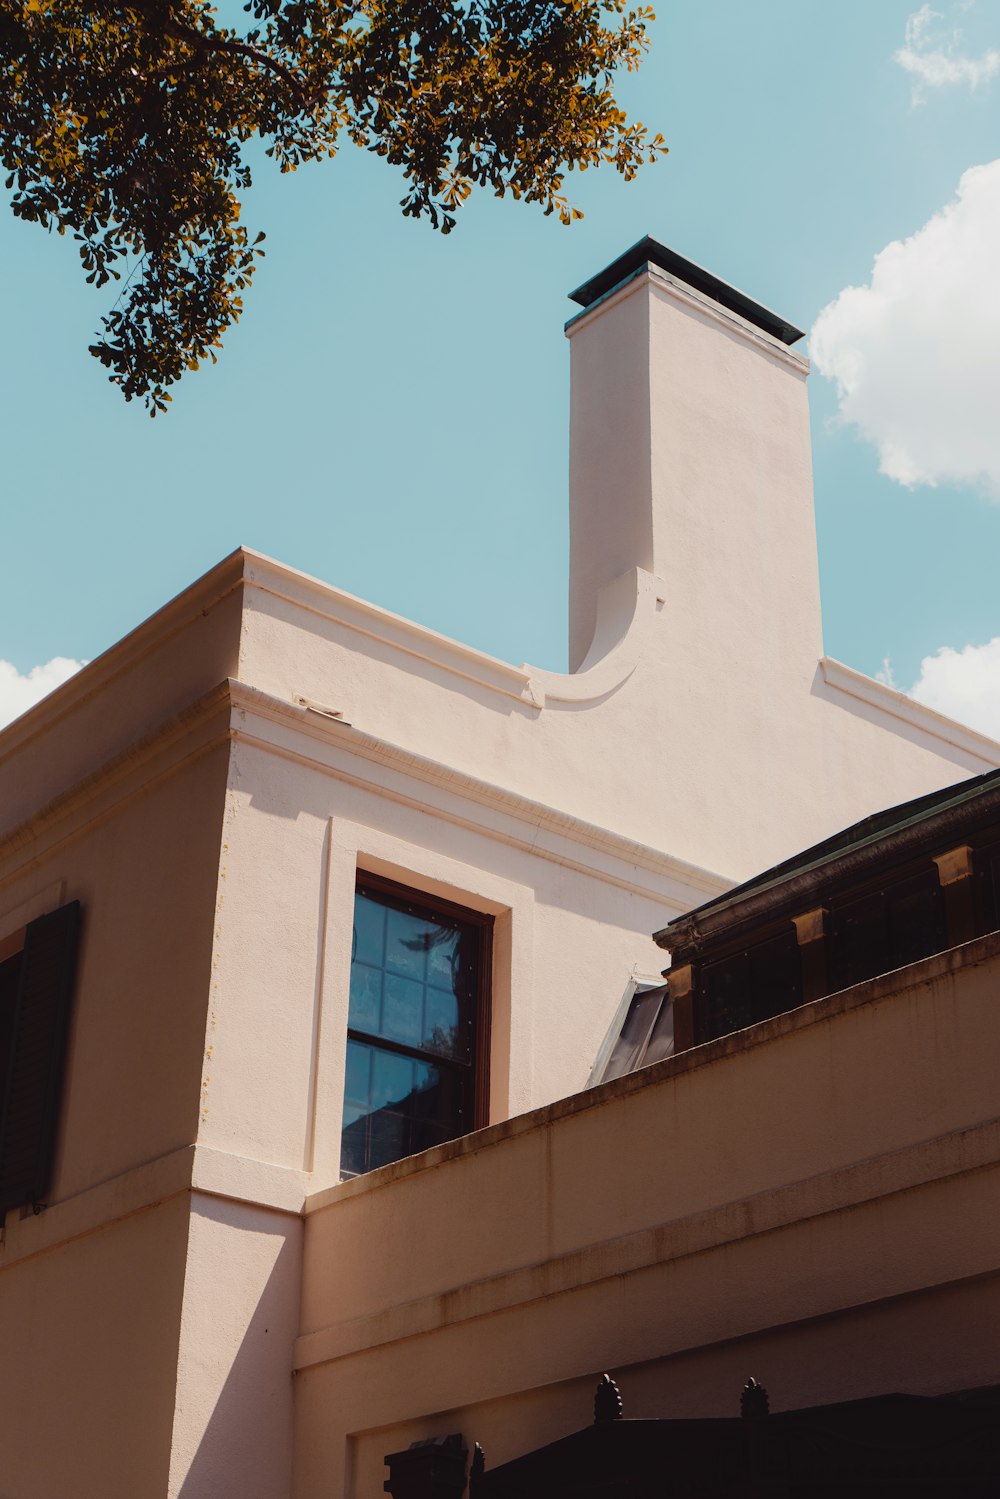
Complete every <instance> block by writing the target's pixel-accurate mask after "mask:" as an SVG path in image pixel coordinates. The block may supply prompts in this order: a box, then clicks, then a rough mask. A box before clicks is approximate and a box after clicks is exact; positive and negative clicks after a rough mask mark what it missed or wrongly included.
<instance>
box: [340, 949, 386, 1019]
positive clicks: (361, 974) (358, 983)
mask: <svg viewBox="0 0 1000 1499" xmlns="http://www.w3.org/2000/svg"><path fill="white" fill-rule="evenodd" d="M381 994H382V971H381V969H379V968H369V967H368V964H367V963H352V964H351V1003H350V1009H349V1011H348V1021H347V1023H348V1025H351V1026H353V1027H354V1029H355V1030H357V1031H370V1032H371V1033H372V1034H373V1035H377V1034H378V1032H379V1031H380V1030H381V1029H382V1014H381Z"/></svg>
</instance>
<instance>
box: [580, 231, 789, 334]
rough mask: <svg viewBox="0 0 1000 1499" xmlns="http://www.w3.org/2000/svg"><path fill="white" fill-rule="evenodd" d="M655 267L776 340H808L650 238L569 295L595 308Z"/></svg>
mask: <svg viewBox="0 0 1000 1499" xmlns="http://www.w3.org/2000/svg"><path fill="white" fill-rule="evenodd" d="M649 265H655V266H657V267H658V268H659V269H660V270H661V271H666V272H667V274H668V275H669V276H673V277H674V278H675V279H676V280H678V281H682V282H683V283H684V285H685V286H690V287H693V288H694V290H695V291H699V292H701V293H702V294H703V295H704V296H706V297H710V298H711V300H712V301H713V302H718V304H719V306H720V307H725V308H727V309H728V310H729V311H730V312H735V313H737V314H738V315H739V316H740V317H741V318H744V319H745V320H746V322H748V323H753V325H754V327H756V328H761V329H763V331H764V332H765V333H769V334H770V335H771V337H772V338H777V339H778V340H779V341H780V342H781V343H783V344H794V343H797V342H798V340H799V339H800V338H802V337H804V334H803V332H802V329H801V328H796V327H795V326H794V324H792V323H789V322H787V321H786V319H785V318H783V317H779V316H778V314H777V313H776V312H771V311H770V310H769V309H768V308H767V307H764V306H762V305H761V303H760V302H755V301H754V300H753V298H752V297H748V296H747V295H746V293H745V292H742V291H739V290H738V288H737V287H735V286H730V285H729V283H728V282H727V281H723V280H722V279H721V278H720V277H719V276H716V275H714V274H713V273H712V272H711V271H706V270H705V268H704V266H700V265H696V264H695V262H694V261H693V260H686V259H685V257H684V256H683V255H678V253H677V251H676V250H671V249H670V248H669V247H668V246H667V245H661V244H660V241H659V240H657V239H653V238H651V236H650V235H648V234H647V235H646V236H645V237H644V238H643V239H640V240H638V241H637V242H636V243H635V244H634V245H633V246H632V247H631V249H628V250H626V251H625V252H624V254H622V255H619V256H618V258H617V260H613V261H612V262H611V264H610V265H608V266H605V268H604V270H603V271H598V273H597V275H596V276H591V278H590V280H589V281H585V282H584V283H583V285H582V286H578V287H577V288H576V290H575V291H571V292H570V294H569V297H570V301H571V302H578V303H579V305H580V306H581V307H593V306H594V305H595V303H597V302H599V301H600V300H601V298H602V297H605V296H607V295H608V293H609V292H611V291H614V290H615V289H616V288H617V287H618V286H620V285H621V284H622V283H623V282H624V281H628V280H631V278H632V277H633V276H635V275H638V273H639V272H640V271H642V270H643V269H644V268H645V267H646V266H649Z"/></svg>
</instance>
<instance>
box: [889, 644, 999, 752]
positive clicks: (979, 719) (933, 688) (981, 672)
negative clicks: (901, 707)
mask: <svg viewBox="0 0 1000 1499" xmlns="http://www.w3.org/2000/svg"><path fill="white" fill-rule="evenodd" d="M910 696H911V697H915V698H916V700H917V702H918V703H923V704H924V705H925V706H926V707H928V708H935V709H937V711H938V713H946V714H947V715H948V717H949V718H957V719H958V721H959V722H960V723H965V724H968V725H969V726H970V728H973V729H978V730H979V732H980V733H981V734H989V735H990V736H991V737H992V738H993V739H1000V635H997V636H994V638H993V639H992V640H988V641H987V642H986V644H985V645H967V646H965V647H964V649H962V650H960V651H956V650H952V648H951V646H949V645H943V646H942V647H941V649H940V650H939V651H935V653H934V654H933V656H925V657H924V659H923V660H922V661H921V663H920V675H919V677H918V678H917V680H916V681H915V682H914V684H913V686H912V687H911V688H910Z"/></svg>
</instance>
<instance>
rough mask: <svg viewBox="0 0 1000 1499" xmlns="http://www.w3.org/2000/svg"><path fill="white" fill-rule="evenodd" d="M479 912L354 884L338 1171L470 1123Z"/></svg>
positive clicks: (381, 1161) (371, 1164) (374, 1162)
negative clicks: (466, 916)
mask: <svg viewBox="0 0 1000 1499" xmlns="http://www.w3.org/2000/svg"><path fill="white" fill-rule="evenodd" d="M488 925H489V923H488V918H480V919H478V920H471V921H468V922H466V921H462V920H461V919H459V918H458V917H457V916H455V915H453V914H451V911H450V910H448V911H443V910H436V909H434V908H433V907H430V906H428V907H426V908H425V907H423V906H422V905H418V904H417V903H415V902H411V901H410V900H409V899H407V898H406V895H405V892H400V894H398V895H397V894H395V893H394V892H387V891H383V890H382V889H380V888H377V887H376V888H373V887H369V886H367V885H361V884H359V887H358V890H357V893H356V896H355V910H354V941H353V950H352V961H351V982H350V1008H349V1015H348V1045H347V1067H346V1074H345V1086H344V1120H343V1142H342V1154H341V1172H342V1175H343V1176H353V1175H357V1174H358V1173H359V1172H363V1171H372V1170H374V1169H375V1168H376V1167H377V1166H382V1165H385V1164H387V1163H388V1162H389V1161H395V1160H399V1159H400V1158H401V1157H403V1156H407V1155H412V1154H414V1153H415V1152H416V1151H420V1150H426V1149H428V1148H429V1147H430V1146H432V1145H437V1144H440V1143H441V1142H442V1141H444V1140H450V1139H453V1138H454V1137H455V1135H458V1134H462V1133H464V1132H465V1131H467V1130H469V1129H471V1128H473V1127H474V1118H473V1112H474V1111H473V1103H474V1100H473V1092H474V1077H473V1067H474V1060H475V1056H474V1053H475V1037H476V1023H477V1000H478V993H479V987H480V978H481V968H482V963H483V934H484V931H487V930H488Z"/></svg>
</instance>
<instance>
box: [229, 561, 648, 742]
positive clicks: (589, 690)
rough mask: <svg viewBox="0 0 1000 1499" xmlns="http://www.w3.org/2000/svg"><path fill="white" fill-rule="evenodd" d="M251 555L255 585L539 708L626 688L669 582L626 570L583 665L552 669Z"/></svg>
mask: <svg viewBox="0 0 1000 1499" xmlns="http://www.w3.org/2000/svg"><path fill="white" fill-rule="evenodd" d="M245 555H246V558H247V574H246V578H247V583H248V585H249V586H250V587H251V588H254V589H257V590H258V591H259V592H261V593H265V594H269V595H270V596H271V597H273V598H278V599H281V600H283V601H284V602H285V603H289V604H292V605H293V606H294V607H296V608H299V609H305V610H306V611H308V612H309V613H311V614H315V615H317V616H318V617H320V618H322V619H325V620H327V621H330V622H332V623H334V624H338V625H342V626H343V627H344V628H345V629H348V630H351V631H353V632H354V633H356V634H358V635H361V636H364V637H365V638H366V639H369V640H374V641H377V642H378V643H379V644H380V645H385V646H388V647H389V648H390V649H392V650H395V651H399V652H401V653H402V654H403V655H406V656H412V657H414V658H415V659H416V660H419V661H424V662H426V663H427V664H428V665H430V666H433V667H435V668H437V670H439V671H444V672H448V673H450V674H452V675H454V676H457V677H460V678H462V679H463V680H464V681H467V682H474V683H475V684H476V685H477V686H479V687H486V688H487V689H488V690H490V691H492V692H498V693H501V694H502V695H503V696H505V697H509V698H513V699H514V700H515V701H517V702H520V703H523V704H524V705H525V706H526V707H529V708H534V709H539V710H541V709H543V708H544V707H545V706H546V704H547V702H557V703H573V704H584V703H587V702H591V701H595V700H597V699H599V698H602V697H606V696H607V694H608V693H609V692H612V691H614V689H615V688H616V687H620V686H621V684H622V683H623V682H625V681H626V680H627V679H628V677H629V676H631V674H632V672H633V671H634V670H635V668H636V665H637V664H638V661H639V658H640V655H641V651H642V647H643V645H644V644H645V642H646V639H647V638H648V628H647V627H648V625H649V624H651V623H652V621H653V620H654V619H655V613H656V603H657V601H658V600H659V601H662V599H663V597H664V585H663V583H662V582H661V581H660V580H659V579H656V578H654V577H653V576H652V574H650V573H647V572H644V571H643V569H641V568H633V569H630V570H629V571H628V572H626V573H624V574H622V576H621V577H620V578H616V579H615V580H614V581H613V582H612V583H610V584H609V585H608V586H607V587H606V588H604V589H602V590H601V593H600V594H599V596H598V605H597V607H598V624H597V631H596V633H595V636H594V644H593V645H592V646H591V649H590V652H589V654H588V656H587V660H586V661H585V662H584V664H583V666H582V667H581V668H580V670H579V671H577V672H557V671H547V670H546V669H545V668H543V667H538V666H531V665H530V664H528V663H527V662H525V663H524V664H523V665H521V666H512V665H510V664H509V663H508V662H506V661H501V660H500V659H499V658H498V657H496V656H490V655H487V653H486V652H485V651H479V650H476V649H475V648H474V647H473V646H469V645H464V644H463V643H462V642H461V641H458V640H453V639H451V638H450V637H449V636H447V635H442V634H440V633H439V632H438V631H437V630H431V629H429V628H428V627H427V626H426V625H418V624H415V623H414V622H413V621H412V620H409V619H405V618H404V617H403V616H402V615H399V614H393V613H392V612H391V611H390V610H388V609H383V608H381V607H380V606H379V605H377V604H370V603H368V602H367V601H366V600H365V599H360V598H357V597H356V596H355V595H354V594H350V593H345V592H344V591H343V590H342V589H339V588H332V587H331V586H330V585H329V584H326V583H321V582H320V581H319V580H318V579H316V578H311V577H310V576H309V575H308V574H307V573H301V572H298V571H297V570H296V569H295V568H290V567H286V566H285V565H284V564H282V563H279V562H274V561H272V560H271V559H270V558H269V557H264V556H262V555H261V554H260V553H257V552H250V551H248V552H246V553H245ZM299 701H302V702H306V699H304V698H300V699H299ZM308 706H309V707H312V708H314V709H315V710H316V711H318V712H331V713H332V712H333V711H334V710H331V709H327V708H326V707H325V705H317V704H315V703H313V702H311V701H310V702H308Z"/></svg>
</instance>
